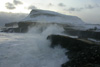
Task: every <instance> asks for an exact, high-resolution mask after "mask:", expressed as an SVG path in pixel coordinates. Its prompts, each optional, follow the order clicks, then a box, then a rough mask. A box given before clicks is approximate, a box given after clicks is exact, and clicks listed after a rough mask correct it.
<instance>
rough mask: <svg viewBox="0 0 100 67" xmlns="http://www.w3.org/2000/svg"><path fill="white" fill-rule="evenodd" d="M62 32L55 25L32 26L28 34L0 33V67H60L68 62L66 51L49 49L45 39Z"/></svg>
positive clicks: (59, 48)
mask: <svg viewBox="0 0 100 67" xmlns="http://www.w3.org/2000/svg"><path fill="white" fill-rule="evenodd" d="M63 31H64V29H63V28H62V27H60V26H58V25H56V24H55V25H48V26H43V25H39V26H34V27H33V28H31V29H30V31H29V32H28V33H20V34H19V33H9V34H8V33H0V40H2V41H0V67H61V64H63V63H65V62H66V60H68V58H67V56H66V55H65V52H66V50H65V49H62V48H61V47H60V46H57V47H55V48H54V49H52V48H50V41H48V40H47V39H46V37H47V36H48V35H50V34H62V32H63Z"/></svg>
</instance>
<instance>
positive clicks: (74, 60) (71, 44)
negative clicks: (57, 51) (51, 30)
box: [47, 35, 100, 67]
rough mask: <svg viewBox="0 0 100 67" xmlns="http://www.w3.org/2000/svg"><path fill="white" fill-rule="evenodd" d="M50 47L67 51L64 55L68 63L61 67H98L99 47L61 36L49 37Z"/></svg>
mask: <svg viewBox="0 0 100 67" xmlns="http://www.w3.org/2000/svg"><path fill="white" fill-rule="evenodd" d="M47 39H49V40H50V41H51V47H52V48H54V47H55V46H57V45H60V46H61V47H62V48H65V49H67V50H68V52H66V53H65V54H66V55H67V56H68V58H69V61H68V62H66V63H64V64H62V67H86V66H88V67H89V66H90V67H97V66H95V65H96V64H97V65H100V45H97V44H94V43H92V42H89V41H84V40H81V39H77V38H71V37H68V36H63V35H49V36H48V37H47Z"/></svg>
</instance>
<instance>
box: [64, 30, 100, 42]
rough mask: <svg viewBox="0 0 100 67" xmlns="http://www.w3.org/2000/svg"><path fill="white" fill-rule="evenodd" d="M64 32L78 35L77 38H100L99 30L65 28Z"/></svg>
mask: <svg viewBox="0 0 100 67" xmlns="http://www.w3.org/2000/svg"><path fill="white" fill-rule="evenodd" d="M65 33H67V34H69V35H72V36H78V37H79V38H84V39H87V38H92V39H96V40H100V32H96V31H91V30H86V31H81V30H66V32H65Z"/></svg>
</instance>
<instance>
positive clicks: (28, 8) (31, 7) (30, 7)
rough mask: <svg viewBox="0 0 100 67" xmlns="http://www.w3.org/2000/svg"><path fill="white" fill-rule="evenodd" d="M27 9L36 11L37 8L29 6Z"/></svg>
mask: <svg viewBox="0 0 100 67" xmlns="http://www.w3.org/2000/svg"><path fill="white" fill-rule="evenodd" d="M28 9H29V10H30V9H37V7H35V6H33V5H31V6H29V7H28Z"/></svg>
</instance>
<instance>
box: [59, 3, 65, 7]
mask: <svg viewBox="0 0 100 67" xmlns="http://www.w3.org/2000/svg"><path fill="white" fill-rule="evenodd" d="M58 6H60V7H65V6H66V5H65V4H63V3H59V4H58Z"/></svg>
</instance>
